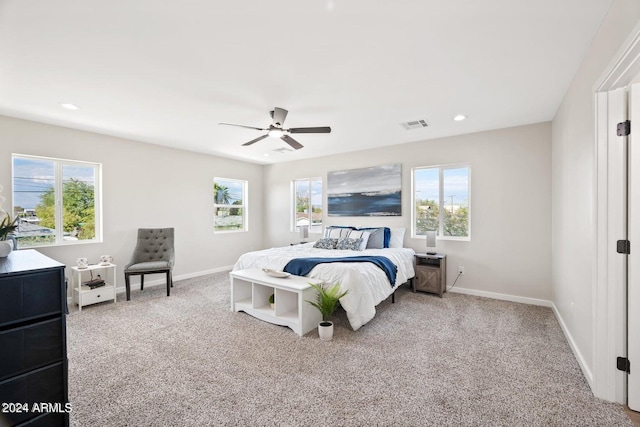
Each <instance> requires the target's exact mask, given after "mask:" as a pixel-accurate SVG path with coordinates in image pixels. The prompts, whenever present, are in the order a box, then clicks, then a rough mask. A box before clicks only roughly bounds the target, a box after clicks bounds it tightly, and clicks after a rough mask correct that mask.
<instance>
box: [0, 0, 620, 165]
mask: <svg viewBox="0 0 640 427" xmlns="http://www.w3.org/2000/svg"><path fill="white" fill-rule="evenodd" d="M611 3H612V0H396V1H377V0H376V1H374V0H271V1H264V0H238V1H219V0H185V1H169V0H109V1H105V0H83V1H79V0H73V1H72V0H56V1H51V0H0V114H3V115H7V116H12V117H19V118H25V119H30V120H35V121H40V122H45V123H51V124H56V125H61V126H66V127H70V128H76V129H84V130H89V131H94V132H99V133H104V134H108V135H115V136H120V137H125V138H130V139H135V140H140V141H145V142H149V143H154V144H160V145H166V146H171V147H176V148H180V149H185V150H192V151H197V152H203V153H208V154H214V155H220V156H224V157H231V158H236V159H241V160H246V161H250V162H254V163H262V164H268V163H276V162H283V161H291V160H297V159H303V158H311V157H317V156H322V155H327V154H334V153H341V152H347V151H354V150H362V149H367V148H372V147H379V146H385V145H390V144H402V143H406V142H411V141H419V140H424V139H431V138H436V137H443V136H449V135H456V134H463V133H469V132H476V131H482V130H488V129H496V128H503V127H510V126H517V125H522V124H528V123H537V122H543V121H548V120H551V119H552V118H553V116H554V114H555V112H556V109H557V108H558V106H559V103H560V102H561V100H562V97H563V96H564V94H565V92H566V91H567V89H568V86H569V84H570V82H571V80H572V78H573V76H574V74H575V72H576V70H577V69H578V67H579V65H580V62H581V60H582V58H583V56H584V54H585V53H586V51H587V49H588V47H589V45H590V43H591V40H592V39H593V37H594V36H595V34H596V32H597V29H598V27H599V25H600V23H601V22H602V20H603V18H604V16H605V15H606V13H607V10H608V8H609V6H610V5H611ZM65 102H66V103H73V104H76V105H78V106H79V107H80V109H79V110H77V111H69V110H66V109H63V108H61V107H60V103H65ZM274 106H277V107H282V108H285V109H287V110H289V115H288V117H287V120H286V122H285V127H304V126H331V128H332V133H331V134H326V135H308V134H304V135H302V134H299V135H294V137H295V138H296V139H297V140H298V141H299V142H300V143H302V144H303V145H304V148H303V149H301V150H297V151H291V152H286V153H278V152H275V151H273V150H276V149H278V148H287V147H288V146H287V145H286V144H285V143H284V142H283V141H281V140H279V139H272V138H267V139H264V140H262V141H260V142H258V143H256V144H254V145H252V146H250V147H242V146H241V145H242V144H243V143H244V142H247V141H249V140H251V139H254V138H256V137H258V136H260V135H261V133H260V132H259V131H255V130H250V129H242V128H233V127H226V126H219V125H218V123H219V122H227V123H238V124H244V125H250V126H257V127H267V126H268V125H269V124H270V123H271V119H270V117H269V111H270V110H272V109H273V107H274ZM457 114H465V115H468V119H467V120H465V121H463V122H454V121H453V120H452V118H453V116H455V115H457ZM419 119H424V120H426V121H427V122H428V123H429V127H428V128H425V129H418V130H410V131H407V130H405V129H404V128H403V127H402V126H401V125H400V124H401V123H402V122H407V121H413V120H419ZM0 132H1V130H0ZM265 153H267V154H270V155H269V156H268V157H267V156H265Z"/></svg>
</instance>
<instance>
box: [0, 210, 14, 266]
mask: <svg viewBox="0 0 640 427" xmlns="http://www.w3.org/2000/svg"><path fill="white" fill-rule="evenodd" d="M16 222H18V217H15V218H14V219H13V220H11V217H10V216H9V215H6V216H5V217H4V218H3V219H2V221H0V258H4V257H6V256H8V255H9V254H10V253H11V251H12V250H13V240H7V238H8V237H9V234H10V233H13V232H14V231H15V229H16V228H17V225H16Z"/></svg>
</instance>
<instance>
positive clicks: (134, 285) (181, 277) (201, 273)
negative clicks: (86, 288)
mask: <svg viewBox="0 0 640 427" xmlns="http://www.w3.org/2000/svg"><path fill="white" fill-rule="evenodd" d="M232 269H233V266H232V265H230V266H227V267H218V268H213V269H211V270H203V271H197V272H195V273H188V274H181V275H179V276H173V281H174V282H177V281H180V280H186V279H192V278H194V277H200V276H206V275H207V274H214V273H220V272H223V271H231V270H232ZM166 284H167V282H166V279H165V276H164V275H163V276H162V279H156V280H151V281H149V282H147V281H145V284H144V286H145V287H147V288H148V287H153V286H159V285H162V286H166ZM131 290H132V291H133V290H140V283H132V284H131ZM124 292H126V286H125V285H124V284H122V285H120V286H116V294H121V293H124ZM67 304H68V306H69V307H71V306H73V304H74V302H73V296H67Z"/></svg>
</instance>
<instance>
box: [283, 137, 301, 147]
mask: <svg viewBox="0 0 640 427" xmlns="http://www.w3.org/2000/svg"><path fill="white" fill-rule="evenodd" d="M280 139H281V140H283V141H284V142H286V143H287V144H289V145H290V146H292V147H293V148H295V149H296V150H299V149H301V148H302V147H303V145H302V144H300V143H299V142H298V141H296V140H295V139H293V138H291V137H290V136H289V135H282V136H281V137H280Z"/></svg>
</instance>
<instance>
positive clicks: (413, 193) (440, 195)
mask: <svg viewBox="0 0 640 427" xmlns="http://www.w3.org/2000/svg"><path fill="white" fill-rule="evenodd" d="M462 168H466V169H467V195H468V197H467V209H468V223H467V235H466V236H445V235H444V216H443V214H442V207H444V206H445V205H444V202H445V200H444V199H445V196H444V171H446V170H450V169H462ZM425 169H438V206H440V207H441V208H440V209H439V211H438V230H437V233H436V240H453V241H455V240H457V241H471V164H470V163H456V164H447V165H432V166H416V167H413V168H411V237H412V238H414V239H424V238H425V235H423V234H417V226H416V221H417V218H416V186H417V184H416V171H418V170H425Z"/></svg>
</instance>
